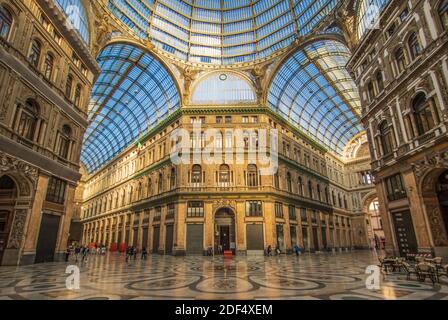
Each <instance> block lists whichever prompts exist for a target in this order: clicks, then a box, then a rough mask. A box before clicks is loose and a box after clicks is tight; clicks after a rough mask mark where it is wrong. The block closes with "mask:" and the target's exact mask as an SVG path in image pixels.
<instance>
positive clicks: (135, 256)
mask: <svg viewBox="0 0 448 320" xmlns="http://www.w3.org/2000/svg"><path fill="white" fill-rule="evenodd" d="M137 252H138V250H137V247H134V246H133V247H132V254H133V256H134V260H137Z"/></svg>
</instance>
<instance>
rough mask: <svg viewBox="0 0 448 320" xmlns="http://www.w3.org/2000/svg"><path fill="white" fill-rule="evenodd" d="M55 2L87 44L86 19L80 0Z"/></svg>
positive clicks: (87, 28)
mask: <svg viewBox="0 0 448 320" xmlns="http://www.w3.org/2000/svg"><path fill="white" fill-rule="evenodd" d="M56 4H57V5H58V6H59V7H60V8H61V9H62V11H64V13H65V15H66V16H67V19H68V20H69V21H70V23H71V24H72V26H73V27H74V28H75V29H76V31H77V32H78V33H79V35H80V36H81V39H82V40H83V41H84V43H85V44H86V45H89V27H88V22H87V21H88V20H87V15H86V10H85V8H84V6H83V5H82V3H81V0H56Z"/></svg>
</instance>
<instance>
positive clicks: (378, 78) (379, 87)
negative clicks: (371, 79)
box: [376, 71, 384, 92]
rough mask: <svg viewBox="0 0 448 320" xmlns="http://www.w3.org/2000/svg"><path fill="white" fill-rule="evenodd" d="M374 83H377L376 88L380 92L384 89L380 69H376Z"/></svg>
mask: <svg viewBox="0 0 448 320" xmlns="http://www.w3.org/2000/svg"><path fill="white" fill-rule="evenodd" d="M376 83H377V84H378V90H380V92H382V91H383V90H384V80H383V73H382V72H381V71H378V72H377V74H376Z"/></svg>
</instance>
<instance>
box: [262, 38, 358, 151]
mask: <svg viewBox="0 0 448 320" xmlns="http://www.w3.org/2000/svg"><path fill="white" fill-rule="evenodd" d="M349 58H350V52H349V51H348V49H347V47H346V46H344V45H343V44H342V43H340V42H336V41H329V40H324V41H317V42H314V43H312V44H311V45H308V46H307V47H305V48H304V49H303V50H299V51H298V52H296V53H295V54H294V55H293V56H291V57H290V58H289V59H288V60H287V61H286V62H285V63H284V64H283V65H282V67H281V68H280V70H279V71H278V73H277V74H276V76H275V78H274V80H273V82H272V85H271V88H270V91H269V95H268V104H269V106H270V107H271V108H272V109H273V110H274V111H276V112H277V113H279V114H280V115H281V116H283V117H284V118H286V119H288V120H289V121H290V122H292V123H293V124H295V125H297V126H298V127H299V128H301V129H302V131H304V133H306V134H308V135H309V136H310V137H312V138H313V139H315V140H316V141H317V142H319V143H320V144H322V145H324V146H326V147H327V148H328V149H329V150H331V151H333V152H334V153H336V154H339V155H342V154H343V150H344V147H345V146H346V144H347V143H348V142H349V141H350V139H351V138H352V137H353V136H354V135H356V134H357V133H359V132H361V131H362V127H361V125H360V121H359V117H360V105H361V103H360V98H359V92H358V89H357V88H356V85H355V83H354V81H353V79H352V78H351V77H350V75H349V73H348V71H347V69H346V65H347V62H348V60H349Z"/></svg>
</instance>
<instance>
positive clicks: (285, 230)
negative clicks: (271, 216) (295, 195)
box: [283, 205, 292, 253]
mask: <svg viewBox="0 0 448 320" xmlns="http://www.w3.org/2000/svg"><path fill="white" fill-rule="evenodd" d="M283 213H284V219H285V224H284V225H283V238H284V241H285V250H286V252H287V253H291V252H292V247H291V230H290V228H289V227H290V222H289V206H288V205H283Z"/></svg>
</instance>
